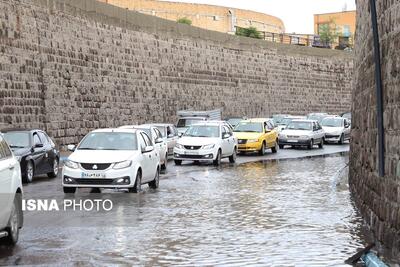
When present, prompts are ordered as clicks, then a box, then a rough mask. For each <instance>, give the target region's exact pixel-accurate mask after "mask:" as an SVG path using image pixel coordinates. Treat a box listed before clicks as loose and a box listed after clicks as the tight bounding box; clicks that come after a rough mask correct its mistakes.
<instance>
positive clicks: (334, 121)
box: [321, 117, 351, 144]
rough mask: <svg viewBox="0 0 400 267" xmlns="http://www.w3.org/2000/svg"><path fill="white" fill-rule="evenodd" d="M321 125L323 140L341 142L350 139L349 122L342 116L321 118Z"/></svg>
mask: <svg viewBox="0 0 400 267" xmlns="http://www.w3.org/2000/svg"><path fill="white" fill-rule="evenodd" d="M321 126H322V128H323V129H324V131H325V141H326V142H335V143H339V144H343V143H344V141H346V140H350V132H351V129H350V123H349V122H348V121H347V119H345V118H342V117H327V118H325V119H323V120H322V122H321Z"/></svg>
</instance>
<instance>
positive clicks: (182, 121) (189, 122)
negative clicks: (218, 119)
mask: <svg viewBox="0 0 400 267" xmlns="http://www.w3.org/2000/svg"><path fill="white" fill-rule="evenodd" d="M200 121H202V119H179V120H178V123H177V125H176V126H177V127H189V126H190V125H193V124H196V123H199V122H200Z"/></svg>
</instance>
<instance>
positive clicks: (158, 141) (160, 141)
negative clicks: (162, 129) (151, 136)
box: [155, 138, 163, 144]
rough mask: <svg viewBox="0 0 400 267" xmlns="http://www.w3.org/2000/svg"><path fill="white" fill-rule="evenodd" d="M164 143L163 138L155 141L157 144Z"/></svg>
mask: <svg viewBox="0 0 400 267" xmlns="http://www.w3.org/2000/svg"><path fill="white" fill-rule="evenodd" d="M162 142H163V140H162V138H157V139H156V141H155V143H156V144H161V143H162Z"/></svg>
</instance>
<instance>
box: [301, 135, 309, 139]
mask: <svg viewBox="0 0 400 267" xmlns="http://www.w3.org/2000/svg"><path fill="white" fill-rule="evenodd" d="M300 138H301V139H310V137H309V136H308V135H302V136H300Z"/></svg>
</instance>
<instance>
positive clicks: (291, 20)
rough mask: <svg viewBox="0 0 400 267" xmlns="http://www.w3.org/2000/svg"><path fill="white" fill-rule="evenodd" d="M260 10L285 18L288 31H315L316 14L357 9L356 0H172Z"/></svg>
mask: <svg viewBox="0 0 400 267" xmlns="http://www.w3.org/2000/svg"><path fill="white" fill-rule="evenodd" d="M171 1H174V2H186V3H199V4H210V5H217V6H226V7H233V8H241V9H247V10H253V11H258V12H261V13H266V14H269V15H273V16H276V17H278V18H280V19H282V20H283V22H284V23H285V27H286V32H287V33H293V32H296V33H313V32H314V26H313V25H314V17H313V15H314V14H318V13H330V12H339V11H342V10H343V9H344V8H345V7H347V10H355V9H356V4H355V0H171Z"/></svg>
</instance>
